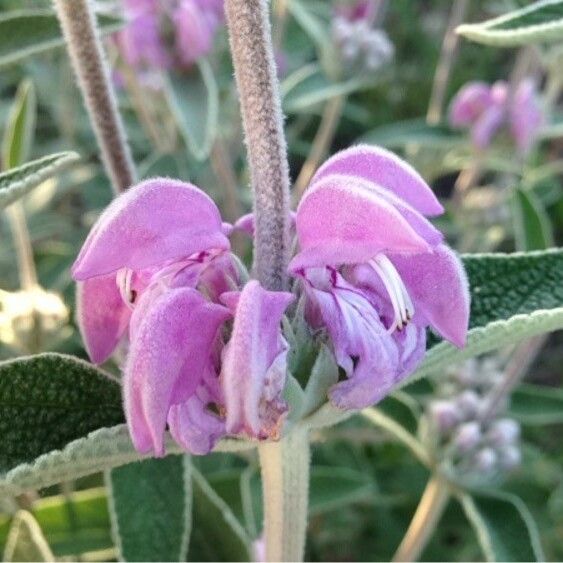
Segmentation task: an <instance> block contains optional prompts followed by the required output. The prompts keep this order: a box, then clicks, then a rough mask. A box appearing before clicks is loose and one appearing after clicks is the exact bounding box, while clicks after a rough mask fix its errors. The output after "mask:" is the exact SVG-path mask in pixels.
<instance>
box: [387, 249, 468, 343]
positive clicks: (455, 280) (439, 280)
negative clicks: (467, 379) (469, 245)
mask: <svg viewBox="0 0 563 563" xmlns="http://www.w3.org/2000/svg"><path fill="white" fill-rule="evenodd" d="M389 258H390V259H391V261H392V262H393V264H394V266H395V267H396V268H397V271H398V272H399V274H400V276H401V278H402V279H403V282H404V283H405V286H406V287H407V290H408V292H409V295H410V296H411V299H412V301H413V303H414V307H415V316H416V315H420V314H421V315H423V316H424V317H425V319H426V320H427V321H428V323H429V324H430V325H431V326H433V327H434V328H435V329H436V330H437V331H438V332H439V333H440V334H441V335H442V336H443V337H444V338H446V339H447V340H450V341H451V342H452V343H454V344H455V345H456V346H459V347H462V346H464V344H465V340H466V337H467V328H468V324H469V301H470V299H469V286H468V282H467V276H466V274H465V270H464V269H463V266H462V264H461V262H460V260H459V258H458V257H457V256H456V255H455V254H454V252H453V251H452V250H450V249H449V248H448V247H447V246H446V245H440V246H438V247H437V248H436V249H435V250H434V252H431V253H425V254H417V255H414V256H409V257H405V256H398V255H391V256H389Z"/></svg>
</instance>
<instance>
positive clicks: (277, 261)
mask: <svg viewBox="0 0 563 563" xmlns="http://www.w3.org/2000/svg"><path fill="white" fill-rule="evenodd" d="M225 12H226V16H227V27H228V30H229V39H230V43H231V52H232V57H233V64H234V67H235V78H236V83H237V88H238V91H239V94H240V105H241V113H242V121H243V128H244V132H245V140H246V148H247V151H248V161H249V166H250V177H251V183H252V188H253V191H254V214H255V215H254V216H255V222H256V235H255V243H254V244H255V248H254V250H255V253H254V274H255V276H256V277H257V278H258V280H259V281H260V283H261V284H262V285H263V286H264V287H265V288H266V289H270V290H281V289H284V288H285V286H286V269H287V264H288V261H289V245H290V242H289V166H288V162H287V147H286V142H285V138H284V134H283V118H282V111H281V101H280V94H279V84H278V80H277V77H276V65H275V62H274V54H273V48H272V37H271V26H270V21H269V18H268V9H267V2H266V0H226V1H225Z"/></svg>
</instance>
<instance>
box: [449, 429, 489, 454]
mask: <svg viewBox="0 0 563 563" xmlns="http://www.w3.org/2000/svg"><path fill="white" fill-rule="evenodd" d="M481 437H482V436H481V426H480V424H479V423H478V422H466V423H465V424H462V425H461V426H460V427H459V428H458V429H457V431H456V433H455V436H454V440H453V443H454V446H455V448H456V449H457V451H458V452H461V453H466V452H469V451H471V450H472V449H473V448H475V447H476V446H477V445H478V444H479V442H480V441H481Z"/></svg>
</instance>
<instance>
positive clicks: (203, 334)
mask: <svg viewBox="0 0 563 563" xmlns="http://www.w3.org/2000/svg"><path fill="white" fill-rule="evenodd" d="M150 297H151V296H150V295H148V294H145V295H144V296H143V297H142V299H143V298H147V299H148V298H150ZM138 310H141V311H142V318H141V319H140V320H139V321H138V322H136V323H135V325H136V329H135V332H134V336H133V338H132V342H131V348H130V350H129V355H128V357H127V364H126V367H125V377H124V394H125V412H126V415H127V422H128V424H129V430H130V432H131V437H132V439H133V443H134V444H135V448H136V449H137V450H138V451H140V452H148V451H150V450H154V452H155V454H156V455H163V454H164V441H163V436H164V430H165V427H166V420H167V417H168V412H169V409H170V407H171V406H172V405H173V404H178V403H183V402H186V401H187V400H188V399H189V398H190V397H191V396H192V395H193V394H194V393H195V391H196V389H197V387H198V386H199V385H200V383H201V382H202V380H203V378H204V376H205V374H206V372H207V371H208V370H209V369H210V364H211V363H212V352H213V348H214V344H215V341H216V337H217V331H218V329H219V327H220V325H221V324H222V323H223V322H224V321H225V320H226V319H227V318H228V317H229V316H230V314H229V312H228V310H227V309H226V308H225V307H223V306H221V305H216V304H213V303H210V302H208V301H206V300H205V299H204V298H203V297H202V296H201V295H200V294H199V293H198V292H197V291H196V290H194V289H191V288H178V289H170V290H168V291H165V292H164V293H162V294H161V295H160V296H158V297H157V298H155V299H154V301H153V303H152V304H151V305H150V307H146V308H139V309H138ZM135 312H137V310H136V311H135Z"/></svg>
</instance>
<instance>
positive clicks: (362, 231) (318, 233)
mask: <svg viewBox="0 0 563 563" xmlns="http://www.w3.org/2000/svg"><path fill="white" fill-rule="evenodd" d="M341 178H342V176H327V177H325V178H322V179H321V180H318V181H316V182H315V185H314V187H312V188H311V189H310V190H309V191H308V192H307V193H306V194H305V196H304V197H303V199H302V200H301V203H300V204H299V208H298V209H297V218H296V226H297V238H298V241H299V246H300V250H301V251H300V252H299V254H298V255H297V256H295V258H293V260H292V261H291V263H290V266H289V268H290V271H292V272H296V271H298V270H299V269H302V268H308V267H320V266H325V265H330V266H337V265H340V264H354V263H361V262H367V261H369V260H370V259H371V258H373V257H374V256H375V255H376V254H378V253H380V252H397V253H405V254H410V253H414V252H428V251H430V250H431V245H429V244H428V243H427V242H426V241H425V240H424V239H423V238H422V237H421V236H420V235H419V234H418V233H417V232H416V231H415V230H414V229H413V227H412V226H411V225H410V224H409V222H408V221H407V220H406V219H405V218H404V217H403V215H401V213H400V212H399V211H398V210H397V209H396V208H395V207H394V206H393V205H391V204H390V203H388V201H386V200H385V199H383V198H382V197H381V196H379V195H378V194H377V193H375V192H374V191H373V190H368V189H366V188H365V187H364V186H363V182H361V181H359V180H358V179H356V178H354V177H351V176H350V177H347V182H346V183H343V182H342V181H341Z"/></svg>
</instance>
